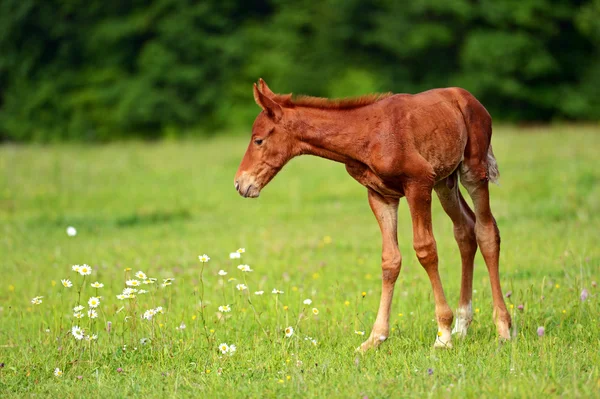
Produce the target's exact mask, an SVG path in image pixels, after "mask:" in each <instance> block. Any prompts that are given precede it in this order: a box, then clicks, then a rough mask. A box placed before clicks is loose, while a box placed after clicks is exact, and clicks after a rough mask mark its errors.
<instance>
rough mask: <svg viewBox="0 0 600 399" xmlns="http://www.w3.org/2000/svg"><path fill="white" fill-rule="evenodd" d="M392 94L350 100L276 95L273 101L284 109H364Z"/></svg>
mask: <svg viewBox="0 0 600 399" xmlns="http://www.w3.org/2000/svg"><path fill="white" fill-rule="evenodd" d="M392 95H393V93H390V92H388V93H375V94H367V95H364V96H360V97H350V98H334V99H330V98H323V97H312V96H303V95H300V96H292V95H291V94H277V95H275V97H274V98H273V100H274V101H275V102H276V103H278V104H280V105H283V106H284V107H289V108H293V107H295V106H298V107H308V108H318V109H340V110H342V109H354V108H360V107H364V106H366V105H371V104H374V103H376V102H378V101H380V100H383V99H385V98H388V97H390V96H392Z"/></svg>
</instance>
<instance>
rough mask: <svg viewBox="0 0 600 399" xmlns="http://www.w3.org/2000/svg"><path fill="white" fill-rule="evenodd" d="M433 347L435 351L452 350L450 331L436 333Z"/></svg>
mask: <svg viewBox="0 0 600 399" xmlns="http://www.w3.org/2000/svg"><path fill="white" fill-rule="evenodd" d="M433 347H434V348H436V349H452V335H451V333H450V331H443V332H442V331H440V332H438V336H437V338H436V339H435V342H434V343H433Z"/></svg>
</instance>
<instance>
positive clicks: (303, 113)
mask: <svg viewBox="0 0 600 399" xmlns="http://www.w3.org/2000/svg"><path fill="white" fill-rule="evenodd" d="M363 108H364V107H361V108H357V109H352V110H336V109H313V108H301V109H299V110H298V119H297V120H296V121H295V122H294V125H295V126H294V127H293V130H294V131H295V132H297V133H296V134H297V139H298V140H299V141H300V153H301V154H309V155H316V156H318V157H321V158H327V159H331V160H333V161H336V162H342V163H346V164H347V163H349V162H356V161H358V162H364V160H365V157H366V155H367V153H368V151H367V148H368V146H369V137H368V134H367V133H368V131H369V130H370V129H369V128H368V126H367V125H368V123H366V122H365V111H364V110H363Z"/></svg>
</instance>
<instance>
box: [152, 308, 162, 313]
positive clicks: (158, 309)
mask: <svg viewBox="0 0 600 399" xmlns="http://www.w3.org/2000/svg"><path fill="white" fill-rule="evenodd" d="M154 311H155V312H156V313H164V311H163V308H162V306H159V307H157V308H156V309H154Z"/></svg>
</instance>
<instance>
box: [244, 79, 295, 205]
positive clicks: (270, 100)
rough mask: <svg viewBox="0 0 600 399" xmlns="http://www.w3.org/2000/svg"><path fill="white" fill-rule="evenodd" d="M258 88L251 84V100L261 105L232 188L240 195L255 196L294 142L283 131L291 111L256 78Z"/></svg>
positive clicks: (290, 154) (292, 152) (288, 156)
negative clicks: (252, 97)
mask: <svg viewBox="0 0 600 399" xmlns="http://www.w3.org/2000/svg"><path fill="white" fill-rule="evenodd" d="M260 86H261V87H260V89H259V88H258V87H257V85H256V84H254V100H255V101H256V103H257V104H258V105H259V106H260V107H261V108H262V112H261V113H260V114H259V115H258V116H257V117H256V120H255V121H254V125H253V126H252V137H251V138H250V144H249V145H248V149H247V150H246V154H244V158H243V159H242V162H241V164H240V167H239V168H238V171H237V173H236V174H235V182H234V183H235V189H236V190H237V191H238V192H239V193H240V195H242V196H244V197H249V198H256V197H258V195H259V194H260V190H261V189H262V188H263V187H264V186H266V185H267V183H269V182H270V181H271V179H272V178H273V177H275V175H276V174H277V172H279V171H280V170H281V168H283V165H285V164H286V162H287V161H289V160H290V159H291V158H292V157H293V156H294V155H297V149H296V147H297V145H296V141H295V140H293V138H292V137H291V135H290V134H289V133H288V132H287V126H290V123H289V122H290V117H291V115H292V113H293V110H291V109H289V108H288V109H286V108H284V107H282V106H281V105H280V104H279V103H277V102H275V100H274V99H275V98H285V96H283V97H282V96H276V95H275V94H274V93H273V92H272V91H271V90H270V89H269V88H268V87H267V85H266V84H265V83H264V81H263V80H262V79H261V80H260Z"/></svg>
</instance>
